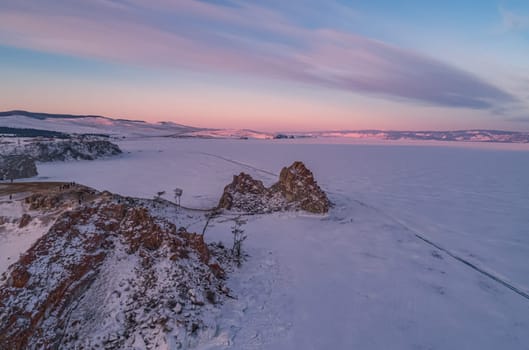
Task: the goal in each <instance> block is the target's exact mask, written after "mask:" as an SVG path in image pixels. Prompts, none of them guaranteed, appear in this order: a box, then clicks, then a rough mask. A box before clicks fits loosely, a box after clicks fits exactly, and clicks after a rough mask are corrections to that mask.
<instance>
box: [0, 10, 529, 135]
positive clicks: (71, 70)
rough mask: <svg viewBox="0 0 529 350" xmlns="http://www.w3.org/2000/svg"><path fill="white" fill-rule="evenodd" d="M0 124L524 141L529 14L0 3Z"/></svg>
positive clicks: (528, 127) (528, 123) (528, 106)
mask: <svg viewBox="0 0 529 350" xmlns="http://www.w3.org/2000/svg"><path fill="white" fill-rule="evenodd" d="M0 81H1V84H0V110H11V109H23V110H29V111H34V112H48V113H69V114H97V115H105V116H109V117H116V118H128V119H141V120H146V121H174V122H177V123H181V124H188V125H192V126H200V127H212V128H250V129H258V130H263V131H279V130H281V131H294V130H297V131H309V130H337V129H343V130H345V129H348V130H355V129H385V130H388V129H393V130H397V129H398V130H454V129H473V128H480V129H503V130H520V131H529V1H527V0H523V1H521V0H479V1H478V0H444V1H424V0H400V1H394V0H385V1H383V0H370V1H365V0H349V1H345V0H325V1H324V0H318V1H317V0H304V1H300V0H289V1H284V0H267V1H238V0H200V1H199V0H188V1H184V0H84V1H81V0H1V1H0Z"/></svg>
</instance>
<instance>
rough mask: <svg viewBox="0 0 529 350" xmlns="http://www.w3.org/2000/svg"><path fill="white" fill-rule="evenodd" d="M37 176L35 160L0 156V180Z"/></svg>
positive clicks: (25, 156)
mask: <svg viewBox="0 0 529 350" xmlns="http://www.w3.org/2000/svg"><path fill="white" fill-rule="evenodd" d="M36 175H37V166H36V165H35V160H34V159H33V158H32V157H30V156H27V155H10V156H2V155H0V180H11V179H21V178H26V177H32V176H36Z"/></svg>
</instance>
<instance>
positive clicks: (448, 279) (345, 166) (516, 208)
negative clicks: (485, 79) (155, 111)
mask: <svg viewBox="0 0 529 350" xmlns="http://www.w3.org/2000/svg"><path fill="white" fill-rule="evenodd" d="M322 142H325V141H322ZM119 146H120V147H121V148H122V149H123V150H124V152H125V154H124V155H122V156H120V157H117V158H112V159H105V160H96V161H91V162H67V163H62V162H61V163H46V164H39V165H38V169H39V174H41V177H40V178H41V179H46V180H66V181H76V182H79V183H83V184H86V185H89V186H93V187H96V188H97V189H100V190H104V189H108V190H110V191H113V192H118V193H121V194H125V195H133V196H140V197H152V196H153V195H154V194H155V193H156V192H158V191H162V190H164V191H166V192H167V195H166V198H171V196H172V190H173V189H174V188H176V187H179V188H182V189H183V190H184V194H183V196H182V204H183V205H185V206H189V207H196V208H210V207H213V206H215V205H216V204H217V201H218V199H219V197H220V195H221V193H222V189H223V187H224V185H226V184H228V183H229V182H230V181H231V179H232V176H233V174H236V173H239V172H240V171H245V172H248V173H250V174H251V175H252V176H254V177H255V178H259V179H262V180H263V181H264V183H265V184H266V185H270V184H271V183H273V182H274V181H275V180H276V176H275V174H278V173H279V171H280V169H281V168H282V167H283V166H285V165H289V164H290V163H292V162H293V161H294V160H301V161H303V162H305V164H306V165H307V166H308V168H309V169H311V170H312V171H313V173H314V174H315V177H316V179H317V180H318V181H319V184H320V185H321V186H322V188H323V189H324V190H326V191H327V192H328V193H329V195H330V199H331V201H333V202H334V203H335V205H336V206H335V207H334V208H333V209H332V210H331V212H330V213H329V215H327V216H323V217H322V216H310V215H302V214H292V213H290V214H274V215H270V216H255V217H250V218H249V221H248V223H247V224H246V225H245V226H244V229H245V231H246V233H247V234H248V236H249V238H248V239H247V240H246V241H245V248H246V250H247V252H248V254H249V255H250V256H249V258H248V259H247V261H246V262H245V263H244V264H243V266H242V268H241V269H240V270H238V271H236V272H235V273H234V274H233V275H232V277H230V281H229V284H230V288H232V290H233V294H234V295H237V296H238V299H237V300H233V301H230V302H229V303H227V304H226V305H225V306H224V310H223V312H222V313H221V314H219V315H217V317H218V324H219V328H218V330H217V331H216V332H214V333H212V334H211V336H210V337H209V338H204V339H203V340H202V343H201V344H202V345H201V346H202V347H203V348H208V349H224V348H236V349H262V348H264V349H293V348H302V349H352V348H356V349H388V348H391V349H499V348H501V349H524V348H527V346H528V345H527V344H529V300H528V299H526V298H524V297H523V296H522V295H520V294H516V293H515V292H513V291H512V290H510V289H508V288H506V287H505V286H504V285H502V284H500V283H498V282H497V281H495V280H493V279H491V278H490V277H489V276H486V275H484V274H482V273H480V272H478V271H476V270H474V269H472V268H471V267H469V266H468V265H466V264H464V263H462V262H461V261H460V260H457V259H454V258H453V256H457V257H460V258H461V259H462V260H465V261H468V262H469V263H471V264H473V265H475V266H477V267H479V268H480V269H482V270H484V271H487V272H488V273H489V274H491V275H492V276H495V277H497V278H498V279H500V280H502V281H504V282H505V283H508V284H510V285H513V286H515V287H516V288H518V289H519V290H521V291H523V292H526V293H527V292H529V265H528V264H527V257H528V256H529V149H527V147H526V149H524V148H523V147H521V146H519V147H518V148H519V150H512V149H509V148H508V147H504V146H502V145H487V146H484V147H476V146H475V145H473V146H472V147H467V146H464V145H458V144H453V145H451V146H452V147H444V146H432V145H429V146H419V145H417V144H416V143H412V144H411V145H410V144H408V145H402V144H398V143H397V144H392V145H364V144H322V143H317V142H316V143H315V142H313V141H311V142H302V141H297V140H294V141H290V140H289V141H288V142H285V141H277V142H276V141H259V140H176V139H153V138H150V139H138V140H134V141H123V142H120V143H119ZM228 219H230V218H229V217H226V216H224V217H221V218H218V219H217V220H215V221H214V222H212V223H211V225H210V226H209V229H208V232H207V233H206V238H207V239H209V240H223V241H225V242H226V244H229V242H230V239H231V234H230V226H231V225H232V222H231V221H230V220H228ZM417 236H421V237H424V238H427V239H428V240H430V241H432V242H434V243H435V244H437V245H438V246H440V247H442V248H444V249H445V250H446V251H448V252H450V253H451V254H452V256H450V255H449V254H447V253H446V252H444V251H442V250H439V249H437V248H435V247H432V246H431V245H428V244H426V243H425V242H424V241H422V240H420V239H419V238H417Z"/></svg>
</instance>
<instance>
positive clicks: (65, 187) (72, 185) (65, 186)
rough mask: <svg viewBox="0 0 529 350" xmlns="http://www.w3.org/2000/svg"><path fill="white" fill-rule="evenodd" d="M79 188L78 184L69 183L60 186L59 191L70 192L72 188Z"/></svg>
mask: <svg viewBox="0 0 529 350" xmlns="http://www.w3.org/2000/svg"><path fill="white" fill-rule="evenodd" d="M75 186H77V184H76V183H75V182H73V181H72V182H68V183H65V184H62V185H60V186H59V190H61V191H63V190H68V189H70V188H72V187H75Z"/></svg>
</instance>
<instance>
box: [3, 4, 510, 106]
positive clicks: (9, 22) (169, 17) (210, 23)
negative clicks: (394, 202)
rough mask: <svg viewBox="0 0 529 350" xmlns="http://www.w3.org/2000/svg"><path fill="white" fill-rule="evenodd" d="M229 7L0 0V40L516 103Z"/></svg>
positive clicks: (363, 46) (348, 87)
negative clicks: (2, 1)
mask: <svg viewBox="0 0 529 350" xmlns="http://www.w3.org/2000/svg"><path fill="white" fill-rule="evenodd" d="M73 4H76V5H79V6H74V5H73ZM236 5H237V6H236V7H229V6H216V5H213V4H209V3H205V2H199V1H182V0H178V1H169V0H153V1H149V2H148V6H146V5H145V2H143V1H139V0H129V1H119V2H118V1H112V0H95V1H93V2H89V3H88V4H87V3H86V2H82V1H79V2H72V1H65V0H55V1H49V2H48V3H47V4H43V2H40V1H26V2H16V1H13V0H7V1H6V2H5V3H4V4H2V5H0V43H1V44H3V45H9V46H16V47H23V48H30V49H35V50H42V51H49V52H57V53H64V54H70V55H78V56H83V57H95V58H99V59H104V60H112V61H117V62H126V63H132V64H141V65H147V66H167V67H178V68H185V69H192V70H197V71H204V70H205V71H218V72H223V73H234V74H241V75H251V76H257V77H264V78H271V79H283V80H288V81H296V82H301V83H304V84H311V85H317V86H324V87H328V88H333V89H341V90H345V91H350V92H354V93H364V94H371V95H380V96H386V97H389V98H392V99H410V100H415V101H418V102H420V103H425V104H433V105H440V106H450V107H467V108H476V109H486V108H487V109H488V108H492V107H493V106H497V105H501V104H509V103H512V102H513V101H514V100H515V98H514V97H512V96H511V95H510V94H509V93H507V92H505V91H503V90H501V89H500V88H497V87H495V86H494V85H492V84H490V83H487V82H485V81H483V80H481V79H479V78H478V77H476V76H474V75H472V74H470V73H467V72H465V71H463V70H461V69H458V68H456V67H453V66H450V65H448V64H444V63H442V62H440V61H438V60H435V59H433V58H430V57H427V56H424V55H421V54H418V53H414V52H411V51H407V50H404V49H400V48H398V47H395V46H392V45H388V44H386V43H383V42H380V41H376V40H372V39H369V38H366V37H362V36H358V35H355V34H352V33H345V32H340V31H337V30H334V29H332V28H330V29H321V28H320V29H310V28H305V27H302V26H299V25H295V24H293V23H292V22H291V21H289V19H288V18H286V17H285V16H284V15H282V14H281V13H280V12H278V11H273V10H270V9H266V8H264V7H262V6H259V5H255V4H253V3H251V4H248V3H239V2H237V3H236Z"/></svg>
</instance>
